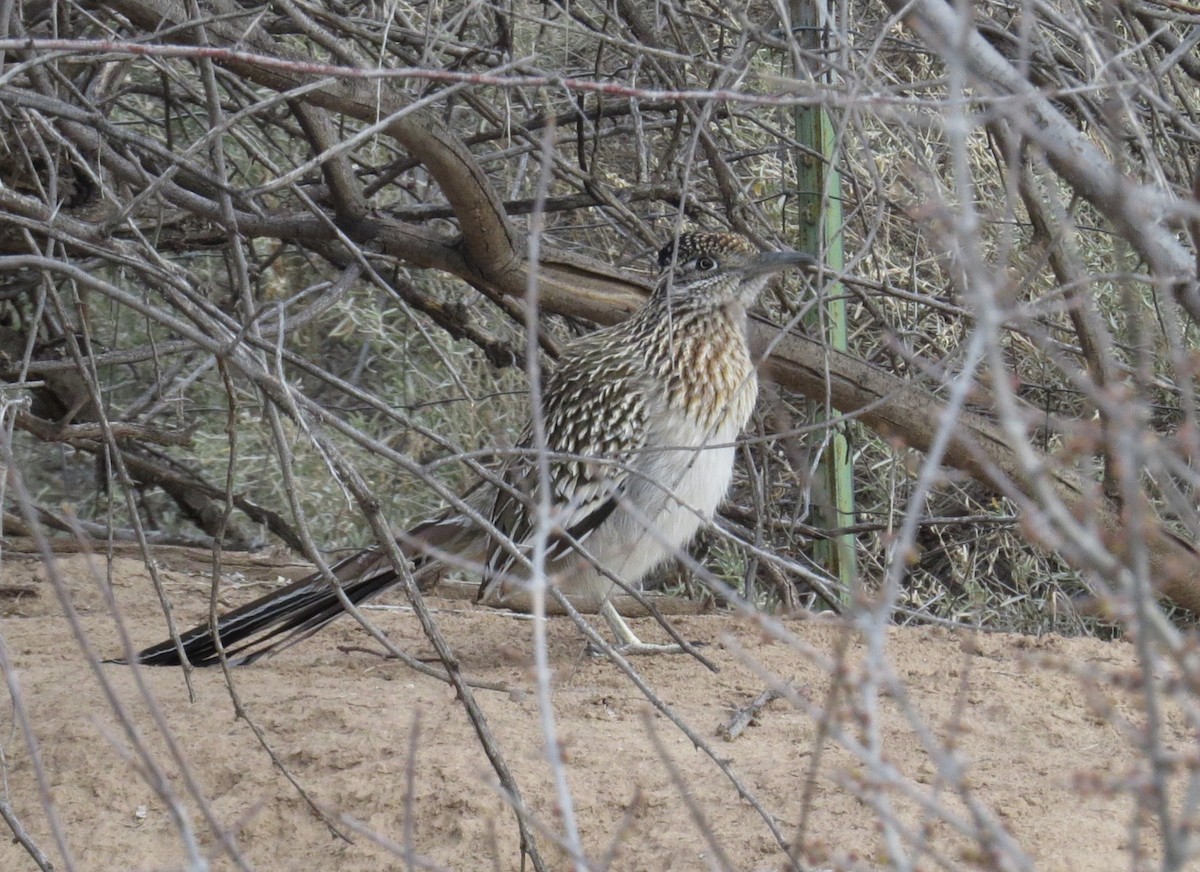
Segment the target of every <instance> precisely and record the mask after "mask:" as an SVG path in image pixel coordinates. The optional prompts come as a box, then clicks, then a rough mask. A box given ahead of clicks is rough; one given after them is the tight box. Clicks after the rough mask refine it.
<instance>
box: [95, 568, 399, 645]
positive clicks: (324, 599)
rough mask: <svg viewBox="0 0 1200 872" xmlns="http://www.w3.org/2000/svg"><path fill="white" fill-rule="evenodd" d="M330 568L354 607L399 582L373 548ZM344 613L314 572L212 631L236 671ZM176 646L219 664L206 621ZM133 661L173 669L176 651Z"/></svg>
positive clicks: (333, 593) (220, 621)
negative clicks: (215, 632) (237, 667)
mask: <svg viewBox="0 0 1200 872" xmlns="http://www.w3.org/2000/svg"><path fill="white" fill-rule="evenodd" d="M331 569H332V572H333V574H334V576H335V577H336V578H337V579H338V581H339V582H340V583H341V585H342V590H343V591H344V592H345V594H346V598H347V599H349V600H350V602H352V603H354V604H355V605H359V604H360V603H363V602H366V601H367V600H369V599H370V598H371V597H373V596H375V595H376V594H378V593H381V592H382V591H385V590H387V589H388V588H389V587H392V586H393V585H395V584H396V583H397V581H398V579H397V576H396V572H395V570H394V569H393V568H392V567H391V565H390V564H389V563H388V560H387V558H386V557H385V556H384V555H382V554H380V552H379V551H378V549H375V548H371V549H368V550H366V551H360V552H359V553H358V554H355V555H353V556H351V557H347V558H346V559H345V560H341V561H339V562H338V563H336V564H334V566H333V567H331ZM343 611H344V609H343V608H342V603H341V600H340V599H339V598H338V595H337V592H336V591H335V590H334V589H333V587H332V586H331V585H330V584H329V583H328V582H327V581H325V580H324V579H323V578H322V577H321V575H320V574H319V573H313V574H312V575H308V576H305V577H304V578H302V579H300V580H299V581H295V582H293V583H292V584H289V585H288V586H287V587H283V588H280V589H279V590H276V591H272V592H271V593H269V594H267V595H265V596H262V597H259V598H258V599H256V600H254V601H253V602H250V603H247V604H246V605H244V606H240V607H238V608H236V609H234V610H233V611H231V612H227V613H226V614H224V615H221V616H220V617H219V618H218V619H217V632H218V634H219V635H220V639H221V645H222V646H223V647H224V648H225V655H226V657H227V658H228V661H229V663H230V664H231V665H235V666H240V665H244V664H248V663H253V662H254V661H255V660H257V659H259V658H260V657H265V656H267V655H270V654H275V653H278V652H279V651H281V650H283V649H284V648H286V647H288V646H289V645H292V644H294V643H295V642H298V641H300V640H301V639H303V638H306V637H308V636H310V635H312V634H313V633H315V632H316V631H317V630H319V629H321V628H322V627H323V626H325V625H326V624H328V623H329V622H330V621H332V620H333V619H334V618H336V617H338V616H339V615H341V614H342V613H343ZM179 641H180V643H181V647H182V649H183V653H185V654H186V655H187V659H188V662H189V663H191V664H192V665H193V666H215V665H217V664H218V663H220V662H221V657H220V654H219V653H218V650H217V641H216V639H215V638H214V637H213V633H212V626H211V625H210V624H209V623H208V622H205V623H203V624H200V625H199V626H196V627H193V628H192V629H190V630H188V631H187V632H186V633H182V634H180V637H179ZM136 660H137V662H138V663H141V664H143V665H145V666H178V665H179V664H180V663H181V662H182V660H181V658H180V647H179V646H176V644H175V642H174V640H172V639H167V640H166V641H163V642H159V643H158V644H157V645H151V646H150V647H149V648H146V649H144V650H143V651H140V652H139V653H138V654H137V657H136ZM111 662H114V663H124V662H126V661H124V660H114V661H111Z"/></svg>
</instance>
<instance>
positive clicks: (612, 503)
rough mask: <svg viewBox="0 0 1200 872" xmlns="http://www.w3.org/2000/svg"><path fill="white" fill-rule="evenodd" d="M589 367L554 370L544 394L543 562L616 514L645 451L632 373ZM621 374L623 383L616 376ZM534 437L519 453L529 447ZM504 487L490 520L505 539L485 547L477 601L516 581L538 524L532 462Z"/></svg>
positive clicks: (641, 401)
mask: <svg viewBox="0 0 1200 872" xmlns="http://www.w3.org/2000/svg"><path fill="white" fill-rule="evenodd" d="M597 368H599V367H595V366H572V367H565V368H560V369H559V370H558V371H557V372H555V373H554V374H552V375H551V376H550V378H548V379H547V382H546V389H545V392H544V403H543V405H544V407H545V433H546V448H547V451H548V452H549V454H550V455H551V456H550V458H549V460H548V466H549V476H550V486H551V489H552V493H551V501H550V511H551V518H552V522H553V524H554V528H553V529H552V530H551V531H550V536H549V540H548V542H547V554H546V557H547V559H548V560H553V559H555V558H558V557H561V556H562V555H564V554H566V553H567V552H568V551H570V550H571V549H572V548H574V547H577V546H578V545H582V544H585V543H586V542H587V539H588V537H589V536H590V535H591V534H592V533H594V532H595V531H596V529H597V528H598V527H599V526H600V525H601V524H603V523H604V521H605V520H606V519H607V518H608V517H609V516H610V515H611V514H612V513H613V511H614V510H615V509H616V507H617V505H618V503H619V501H620V498H621V495H622V494H623V493H624V492H625V490H626V488H627V487H628V485H629V482H630V463H631V462H632V461H633V459H634V458H635V457H636V455H637V453H638V452H639V451H640V450H641V449H642V448H643V447H644V445H645V438H646V427H645V417H646V397H645V395H644V393H643V391H642V389H641V387H640V383H639V381H638V379H637V378H636V376H634V375H633V374H632V373H620V374H609V373H607V372H604V373H597V372H596V369H597ZM621 375H624V376H625V377H619V376H621ZM533 443H534V440H533V438H532V436H530V435H526V437H525V438H524V439H522V442H521V445H522V447H523V448H526V449H528V448H532V447H534V444H533ZM504 481H505V484H506V487H505V488H503V489H501V490H500V491H499V492H498V493H497V495H496V500H495V503H494V505H493V507H492V512H491V520H492V524H493V525H494V526H495V528H496V530H497V532H499V533H501V534H503V536H504V538H503V539H497V538H495V537H492V539H491V541H490V542H489V545H488V551H487V559H486V561H485V571H484V579H483V585H482V587H481V596H486V592H487V591H488V590H489V589H490V588H491V586H492V585H493V584H495V583H496V582H498V581H501V580H502V579H503V578H504V577H505V576H506V575H508V574H509V573H510V572H513V571H514V570H516V573H517V574H518V575H520V574H522V573H520V571H519V568H518V567H519V565H520V563H521V558H519V557H518V556H517V555H518V554H519V555H521V557H526V556H527V555H528V551H529V547H530V544H531V540H532V537H533V532H534V524H535V523H536V507H537V499H538V481H539V472H538V462H537V457H536V455H534V454H532V453H530V452H528V451H525V452H523V453H522V454H521V455H519V456H517V457H514V458H513V460H512V462H510V463H509V465H508V467H507V468H506V470H505V472H504Z"/></svg>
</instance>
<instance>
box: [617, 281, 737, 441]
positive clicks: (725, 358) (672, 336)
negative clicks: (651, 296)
mask: <svg viewBox="0 0 1200 872" xmlns="http://www.w3.org/2000/svg"><path fill="white" fill-rule="evenodd" d="M643 314H648V313H646V312H643ZM637 329H638V332H639V333H642V336H643V337H644V340H649V341H643V342H641V343H639V344H641V347H644V348H648V349H653V351H652V353H651V358H650V359H648V360H647V361H646V365H647V369H649V370H650V371H651V372H652V373H654V375H655V376H656V378H657V382H658V383H660V384H663V385H665V386H666V401H667V405H668V407H669V408H671V409H673V410H675V411H677V412H680V413H682V414H684V415H687V416H688V417H689V418H691V419H692V420H693V421H694V422H695V423H696V424H697V425H699V426H700V427H702V428H704V430H705V431H706V432H709V433H717V432H720V433H723V434H726V435H728V434H730V433H732V434H736V433H737V432H740V431H741V429H742V427H743V426H744V425H745V423H746V421H747V420H748V419H749V417H750V413H751V412H752V411H753V409H754V401H755V398H756V396H757V393H758V384H757V380H756V378H755V371H754V366H753V364H752V363H751V360H750V349H749V345H748V343H747V341H746V311H745V308H744V307H743V306H740V305H737V304H727V305H725V306H720V307H708V308H701V307H696V306H687V305H680V306H672V307H671V308H670V309H669V310H667V309H665V308H664V310H662V311H659V312H657V313H656V314H655V315H654V317H648V318H646V319H645V321H644V322H643V323H641V324H639V325H637ZM643 331H644V332H643Z"/></svg>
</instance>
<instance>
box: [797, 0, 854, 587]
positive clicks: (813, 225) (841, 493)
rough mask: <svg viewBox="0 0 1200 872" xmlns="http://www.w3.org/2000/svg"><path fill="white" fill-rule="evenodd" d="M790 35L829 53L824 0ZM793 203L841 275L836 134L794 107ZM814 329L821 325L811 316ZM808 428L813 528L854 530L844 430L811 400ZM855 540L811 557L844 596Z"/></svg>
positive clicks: (807, 8) (828, 543)
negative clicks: (815, 429)
mask: <svg viewBox="0 0 1200 872" xmlns="http://www.w3.org/2000/svg"><path fill="white" fill-rule="evenodd" d="M789 5H790V12H791V18H792V28H793V33H794V35H795V39H796V42H797V44H798V45H799V46H800V48H801V50H802V51H803V52H805V53H806V56H807V57H808V58H820V57H822V55H821V52H822V51H823V50H824V49H825V48H826V47H827V44H828V39H827V34H828V27H829V17H830V13H829V7H828V6H827V5H826V0H790V3H789ZM831 66H832V65H825V64H820V63H819V61H815V60H814V61H813V62H812V68H806V67H805V66H804V65H803V64H802V63H801V64H797V67H798V68H797V69H796V70H795V74H796V77H797V78H800V79H806V80H809V81H814V82H818V83H821V82H825V83H829V82H830V81H831V74H830V73H829V69H830V67H831ZM795 127H796V141H797V142H799V143H800V146H801V147H800V148H798V149H796V154H795V164H796V196H797V198H798V206H799V226H798V232H797V239H796V246H797V247H798V248H801V249H803V250H805V251H811V252H813V253H814V254H817V255H818V256H819V257H823V258H824V261H825V264H826V265H827V266H828V267H829V268H830V269H832V270H835V271H839V272H840V271H841V269H842V267H843V265H844V263H845V259H844V249H843V243H844V237H843V234H842V188H841V175H840V174H839V173H838V171H837V164H836V161H835V159H834V157H835V153H836V149H837V145H838V142H837V134H836V132H835V131H834V127H833V120H832V119H831V118H830V116H829V113H828V112H826V111H825V109H823V108H821V107H819V106H814V107H800V108H798V109H797V110H796V118H795ZM828 293H829V299H828V300H826V302H825V304H824V312H823V315H824V318H823V322H824V327H825V331H826V332H825V341H826V342H828V343H829V345H830V346H831V347H833V348H835V349H837V350H839V351H845V350H846V344H847V331H846V301H845V297H844V294H843V288H842V284H841V282H836V283H834V284H832V285H830V286H829V289H828ZM812 321H813V322H820V321H822V318H821V313H815V315H814V317H813V319H812ZM810 412H811V414H812V416H813V420H820V419H821V418H824V419H825V420H828V421H829V424H830V428H831V433H830V439H829V444H828V446H827V448H826V450H825V451H824V452H823V453H822V455H821V457H820V459H819V463H818V467H817V472H816V478H815V479H814V480H813V483H812V508H813V524H814V526H817V527H820V528H823V529H826V530H837V529H841V528H843V527H849V526H851V525H852V524H853V523H854V467H853V464H852V462H851V459H850V446H849V443H848V441H847V439H846V434H845V428H844V426H840V425H839V424H838V423H837V422H838V419H839V418H840V417H841V416H840V415H838V413H837V412H834V411H833V410H830V409H827V408H826V407H825V406H824V405H823V404H821V403H820V402H819V399H818V398H813V402H812V403H811V406H810ZM855 544H856V543H855V540H854V535H853V534H851V533H846V534H842V535H839V536H834V537H833V538H832V539H829V540H818V541H817V542H815V543H814V557H815V558H816V559H817V561H818V562H820V563H821V564H823V565H824V566H825V567H826V568H827V569H828V570H829V572H830V573H831V574H833V575H835V576H836V577H837V578H838V579H839V580H840V581H841V583H842V590H843V591H844V596H845V595H848V594H849V592H850V591H851V590H852V589H853V587H854V585H855V584H856V582H857V580H858V562H857V558H856V550H855Z"/></svg>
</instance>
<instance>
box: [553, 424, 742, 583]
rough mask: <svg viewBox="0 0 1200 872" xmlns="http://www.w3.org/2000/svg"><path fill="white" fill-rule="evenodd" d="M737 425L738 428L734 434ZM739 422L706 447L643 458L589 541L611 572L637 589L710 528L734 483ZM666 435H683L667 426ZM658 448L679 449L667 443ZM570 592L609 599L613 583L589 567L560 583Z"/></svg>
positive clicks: (677, 450)
mask: <svg viewBox="0 0 1200 872" xmlns="http://www.w3.org/2000/svg"><path fill="white" fill-rule="evenodd" d="M735 425H736V429H735ZM740 425H741V422H740V421H739V422H732V421H731V422H729V423H728V424H727V425H726V426H725V427H722V428H721V432H717V433H714V434H712V436H711V438H709V439H708V440H707V442H706V445H712V446H714V447H711V448H710V447H704V446H700V447H696V448H682V447H680V448H669V449H663V450H661V451H657V452H653V453H647V454H644V455H643V456H642V457H641V458H639V462H638V463H637V464H636V466H637V469H638V472H639V475H638V476H637V480H636V481H634V482H632V483H631V485H630V487H629V489H628V491H627V493H626V495H625V499H624V501H623V505H622V507H621V508H618V509H617V510H616V511H615V512H614V513H613V515H612V516H611V517H610V518H609V521H608V523H606V524H604V525H603V527H602V528H600V529H598V530H597V531H596V533H595V534H594V535H593V536H591V537H590V538H589V539H588V541H587V548H588V550H589V551H590V552H591V554H592V555H593V556H594V557H595V558H596V559H597V560H598V561H599V562H600V563H601V565H603V566H604V567H606V568H607V569H608V570H609V571H610V572H612V573H613V574H614V575H616V576H618V577H619V578H621V579H622V580H624V581H625V582H627V583H629V584H633V585H636V584H638V583H639V582H640V581H641V580H642V578H643V577H645V576H646V575H647V574H648V573H649V572H650V571H651V570H653V569H654V568H655V567H656V566H658V565H659V564H660V563H662V562H663V561H665V560H667V559H668V558H670V557H673V556H675V555H676V554H678V553H679V552H681V551H682V550H683V549H684V548H686V547H687V545H688V543H689V542H691V540H692V537H693V536H695V534H696V532H697V531H698V530H699V529H700V528H701V527H703V526H704V525H705V524H707V523H708V522H709V521H710V520H711V519H712V517H713V515H714V514H715V513H716V511H717V507H718V506H719V505H720V504H721V500H723V499H724V498H725V494H726V492H728V490H729V484H730V481H731V480H732V478H733V461H734V452H735V448H734V445H733V440H734V438H735V437H736V436H737V432H738V430H740ZM665 429H666V430H668V431H672V430H673V431H675V432H681V431H680V429H679V428H675V427H670V426H668V427H667V428H665ZM660 444H676V445H677V444H679V443H678V442H671V441H669V440H667V439H663V440H662V442H661V443H660ZM561 581H562V584H563V586H564V588H565V589H566V590H567V591H568V592H571V593H587V594H592V595H596V596H607V595H608V594H609V593H610V592H611V590H612V587H613V584H612V582H611V581H610V580H609V579H608V578H607V577H605V576H604V575H603V574H602V573H600V572H597V571H596V570H595V569H593V568H590V567H587V566H579V567H578V568H577V571H575V572H567V573H565V574H564V576H563V577H562V579H561Z"/></svg>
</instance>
